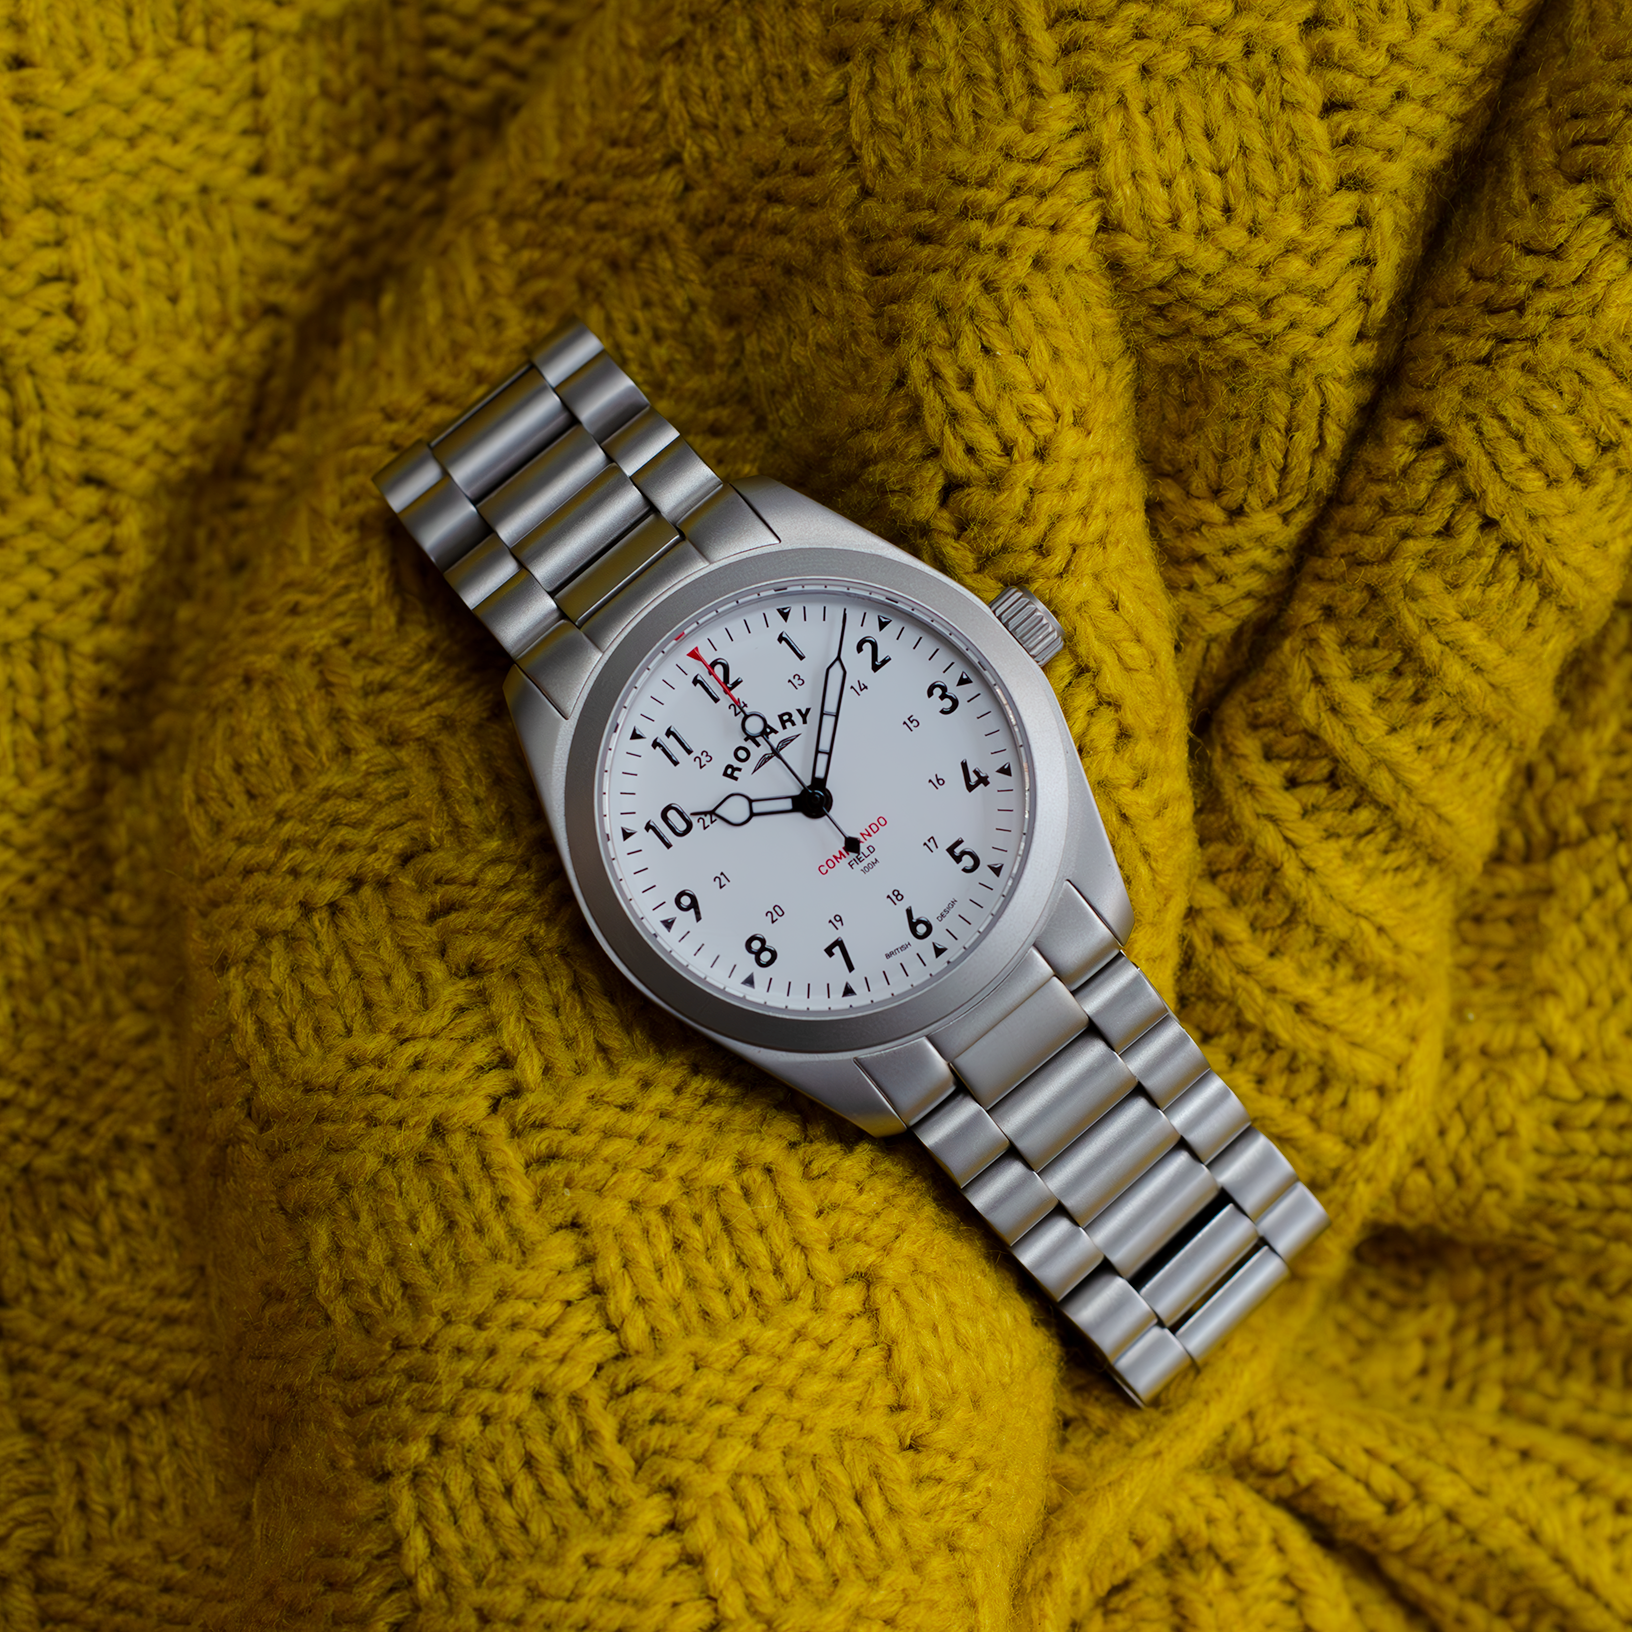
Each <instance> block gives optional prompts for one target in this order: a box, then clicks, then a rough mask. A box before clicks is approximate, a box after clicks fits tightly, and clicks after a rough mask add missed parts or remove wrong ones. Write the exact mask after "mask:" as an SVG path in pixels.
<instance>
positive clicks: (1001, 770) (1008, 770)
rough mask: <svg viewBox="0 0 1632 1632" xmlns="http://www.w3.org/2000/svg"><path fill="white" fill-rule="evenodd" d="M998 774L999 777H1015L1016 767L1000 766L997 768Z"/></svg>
mask: <svg viewBox="0 0 1632 1632" xmlns="http://www.w3.org/2000/svg"><path fill="white" fill-rule="evenodd" d="M997 774H998V775H999V776H1013V775H1014V767H1013V766H1012V765H999V766H998V768H997Z"/></svg>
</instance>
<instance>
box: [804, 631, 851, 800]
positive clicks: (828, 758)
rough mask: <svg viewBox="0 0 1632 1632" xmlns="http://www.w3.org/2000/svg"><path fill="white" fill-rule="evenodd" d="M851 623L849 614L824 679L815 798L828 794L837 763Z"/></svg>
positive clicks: (813, 766)
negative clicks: (846, 635)
mask: <svg viewBox="0 0 1632 1632" xmlns="http://www.w3.org/2000/svg"><path fill="white" fill-rule="evenodd" d="M849 621H850V614H849V613H848V612H846V613H845V615H844V622H843V623H841V624H840V626H839V650H838V653H837V655H836V656H835V657H834V659H833V661H832V662H831V663H829V664H828V666H827V673H826V675H825V676H824V677H823V679H822V714H821V718H820V719H819V720H818V721H817V722H816V752H815V755H814V757H813V758H812V759H811V762H810V790H811V792H812V793H815V794H818V795H819V794H823V793H826V792H827V772H828V767H829V766H830V765H831V764H832V763H833V739H834V737H836V736H837V735H838V731H839V710H840V709H841V708H842V707H843V706H844V682H845V678H846V677H845V669H844V631H845V626H846V625H847V624H848V623H849Z"/></svg>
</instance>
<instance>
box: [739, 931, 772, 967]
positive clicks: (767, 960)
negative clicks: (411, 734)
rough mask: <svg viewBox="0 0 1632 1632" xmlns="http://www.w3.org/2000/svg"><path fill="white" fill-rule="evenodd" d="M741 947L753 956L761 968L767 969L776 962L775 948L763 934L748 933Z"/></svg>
mask: <svg viewBox="0 0 1632 1632" xmlns="http://www.w3.org/2000/svg"><path fill="white" fill-rule="evenodd" d="M742 949H743V951H744V952H747V953H749V954H750V955H751V956H752V957H753V960H754V962H755V963H757V964H758V965H759V967H760V968H761V969H769V968H770V966H771V965H772V964H773V963H775V962H776V948H775V947H774V946H772V945H770V943H769V942H768V941H766V939H765V937H764V936H763V935H750V936H749V937H748V939H747V940H745V941H744V942H743V943H742Z"/></svg>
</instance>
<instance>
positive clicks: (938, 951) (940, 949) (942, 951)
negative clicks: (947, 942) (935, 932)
mask: <svg viewBox="0 0 1632 1632" xmlns="http://www.w3.org/2000/svg"><path fill="white" fill-rule="evenodd" d="M930 945H931V946H933V947H934V948H935V956H936V957H938V958H944V957H945V956H946V948H945V947H944V946H942V945H941V943H940V942H939V941H931V942H930Z"/></svg>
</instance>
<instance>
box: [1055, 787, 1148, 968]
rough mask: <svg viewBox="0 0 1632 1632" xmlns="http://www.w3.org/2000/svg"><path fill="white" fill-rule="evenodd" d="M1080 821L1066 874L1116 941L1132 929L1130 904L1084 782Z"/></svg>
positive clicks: (1067, 856)
mask: <svg viewBox="0 0 1632 1632" xmlns="http://www.w3.org/2000/svg"><path fill="white" fill-rule="evenodd" d="M1082 792H1083V794H1084V795H1085V796H1086V797H1085V798H1084V801H1083V809H1082V821H1081V824H1080V827H1079V831H1078V833H1077V840H1076V844H1075V846H1074V847H1072V848H1070V849H1068V850H1067V852H1066V875H1065V876H1066V877H1067V878H1069V879H1070V880H1071V882H1072V883H1073V884H1075V885H1076V887H1077V889H1078V891H1079V892H1080V893H1081V895H1082V898H1083V900H1085V901H1086V902H1087V903H1088V905H1089V906H1091V907H1092V908H1093V909H1094V911H1095V912H1097V913H1098V914H1099V916H1100V918H1101V920H1102V921H1103V922H1104V924H1105V927H1106V928H1107V929H1109V930H1110V932H1111V933H1112V934H1113V935H1114V936H1116V938H1117V940H1119V941H1124V942H1125V941H1126V940H1127V938H1128V936H1129V935H1130V934H1131V933H1132V931H1133V903H1132V901H1130V900H1129V899H1128V887H1127V885H1126V884H1124V883H1123V882H1122V869H1121V868H1120V867H1118V866H1117V864H1116V853H1115V852H1114V851H1113V850H1112V849H1111V840H1110V836H1109V835H1108V834H1107V833H1106V831H1105V823H1104V822H1103V821H1102V820H1101V819H1100V815H1099V806H1098V805H1097V804H1096V803H1095V802H1094V790H1093V786H1092V784H1091V783H1088V782H1084V784H1083V787H1082Z"/></svg>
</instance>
